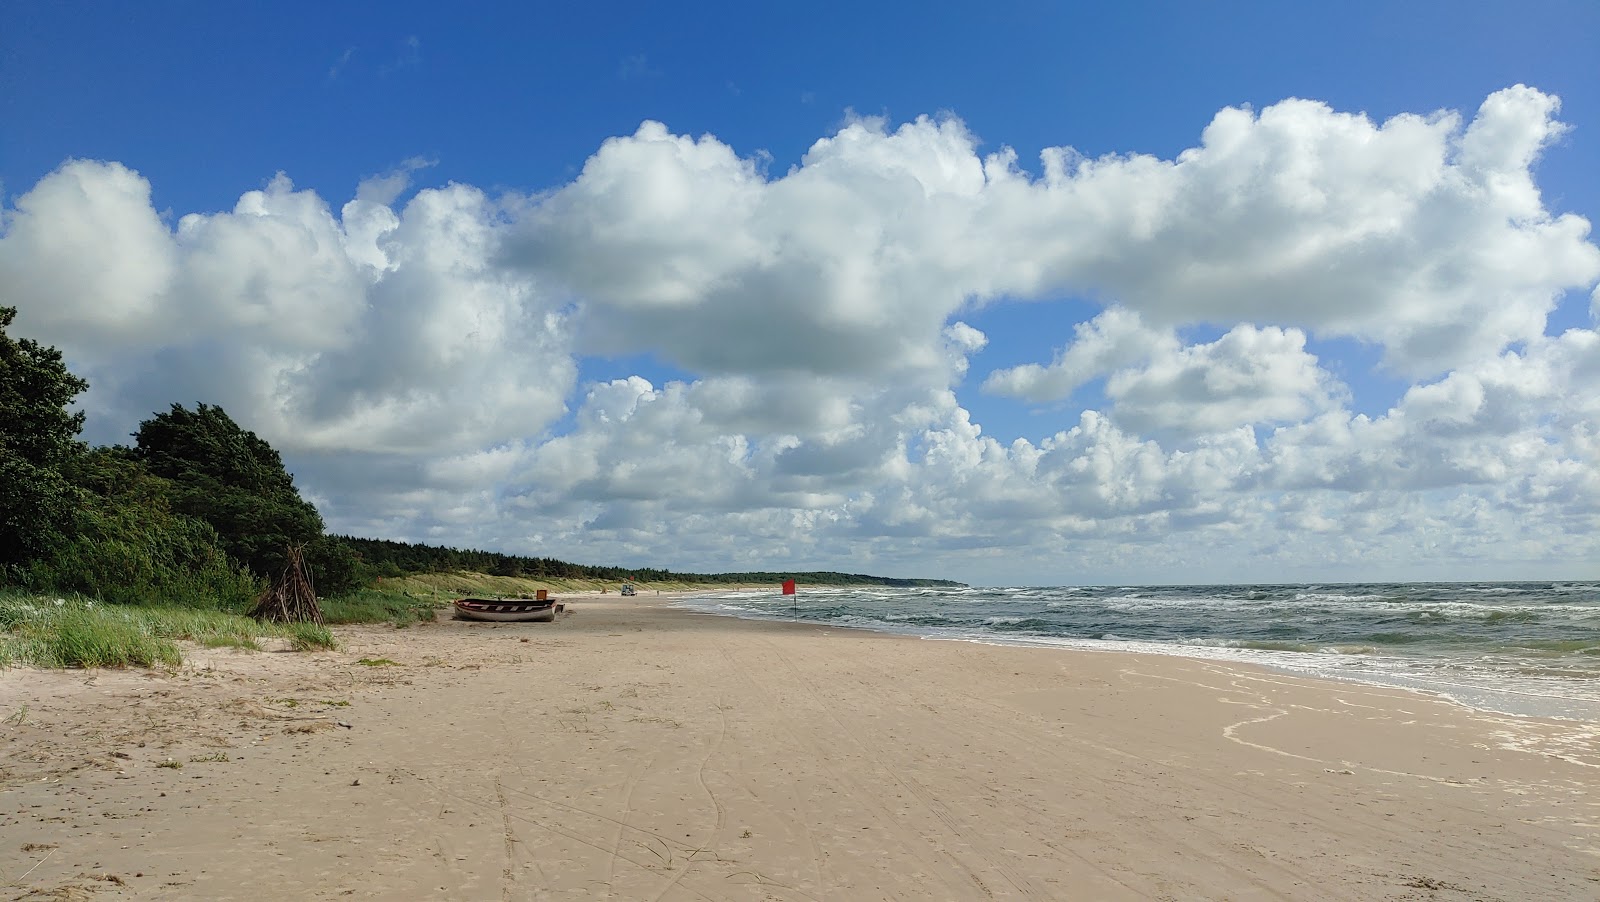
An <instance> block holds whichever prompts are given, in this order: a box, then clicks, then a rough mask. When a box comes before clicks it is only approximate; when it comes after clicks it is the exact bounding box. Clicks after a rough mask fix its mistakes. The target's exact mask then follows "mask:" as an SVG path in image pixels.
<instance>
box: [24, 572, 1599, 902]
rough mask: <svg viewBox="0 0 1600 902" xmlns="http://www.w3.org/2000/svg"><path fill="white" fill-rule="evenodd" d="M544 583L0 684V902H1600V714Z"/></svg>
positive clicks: (31, 674) (27, 673) (28, 673)
mask: <svg viewBox="0 0 1600 902" xmlns="http://www.w3.org/2000/svg"><path fill="white" fill-rule="evenodd" d="M565 600H567V601H568V602H569V607H570V613H569V614H568V615H567V616H565V617H563V618H562V619H560V620H558V621H557V622H555V623H546V624H541V623H530V624H483V623H466V622H460V621H450V620H441V621H440V622H438V623H436V624H431V625H426V626H421V627H416V628H411V629H404V630H397V629H393V628H389V627H362V628H339V629H337V630H336V633H337V635H338V638H339V640H340V642H341V643H342V647H341V648H340V649H339V650H338V651H335V652H321V653H310V654H296V653H274V652H256V653H250V652H240V651H236V650H207V649H188V650H186V653H187V654H188V655H189V662H188V663H187V664H186V665H185V666H184V667H183V668H182V669H181V670H179V671H177V672H171V673H169V672H142V671H72V672H42V671H34V670H22V669H19V670H9V671H4V672H0V718H4V720H3V722H0V890H3V892H0V895H3V896H4V897H5V898H11V899H39V900H44V899H55V900H71V899H100V898H107V899H111V898H139V899H204V900H227V899H252V900H260V899H341V898H358V899H462V900H480V899H481V900H519V899H541V900H543V899H608V898H609V899H622V900H662V902H670V900H706V899H711V900H724V899H726V900H756V899H770V900H820V899H828V900H873V899H932V900H964V899H990V898H999V899H1072V900H1099V899H1108V900H1120V899H1169V900H1211V899H1216V900H1222V899H1228V900H1253V899H1344V900H1378V899H1396V900H1400V899H1404V900H1450V902H1455V900H1510V899H1529V900H1568V899H1571V900H1592V899H1596V898H1600V856H1597V852H1600V794H1597V792H1596V789H1597V788H1600V780H1597V777H1600V770H1597V769H1596V768H1597V767H1600V736H1597V730H1596V726H1595V725H1594V724H1585V723H1574V722H1560V721H1541V720H1535V719H1520V718H1513V717H1505V716H1500V715H1491V714H1484V713H1479V712H1474V711H1471V710H1467V709H1464V708H1461V707H1459V706H1457V705H1454V704H1450V703H1446V702H1443V701H1439V700H1435V699H1432V698H1430V697H1427V696H1422V695H1417V694H1412V693H1408V692H1404V691H1400V690H1391V689H1385V688H1378V687H1371V686H1363V685H1358V684H1353V683H1340V682H1322V681H1316V680H1310V679H1303V678H1299V677H1294V676H1286V675H1283V674H1280V673H1276V672H1271V671H1266V670H1252V669H1250V668H1247V667H1241V666H1232V665H1224V664H1219V663H1217V662H1211V661H1200V660H1188V659H1181V658H1169V657H1160V656H1140V655H1122V654H1111V653H1094V652H1065V651H1061V650H1054V649H1030V648H1014V647H999V646H989V645H978V644H973V643H962V642H941V641H925V640H917V639H909V638H899V637H893V636H887V635H879V634H873V633H866V632H858V631H849V630H840V629H829V628H819V627H815V626H801V625H793V624H782V623H763V622H751V621H738V620H733V619H729V618H720V617H712V616H706V615H698V614H691V613H687V612H684V611H679V610H673V609H671V608H669V607H667V606H666V602H667V601H668V599H667V598H666V597H664V596H663V597H660V598H657V597H654V596H640V597H638V598H636V599H624V598H618V597H617V596H614V595H613V596H604V597H600V596H596V597H587V598H572V597H568V598H566V599H565ZM363 662H365V663H363Z"/></svg>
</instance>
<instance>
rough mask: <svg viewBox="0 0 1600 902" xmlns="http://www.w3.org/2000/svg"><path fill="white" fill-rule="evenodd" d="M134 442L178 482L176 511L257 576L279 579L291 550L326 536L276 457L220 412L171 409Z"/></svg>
mask: <svg viewBox="0 0 1600 902" xmlns="http://www.w3.org/2000/svg"><path fill="white" fill-rule="evenodd" d="M134 438H135V440H136V443H137V448H138V450H137V453H138V456H139V459H140V460H141V461H143V462H144V464H145V466H146V467H148V468H149V469H150V472H151V473H153V474H155V475H157V476H161V477H163V478H166V479H168V480H171V482H172V483H173V486H174V491H173V495H172V506H173V508H174V509H175V510H177V511H178V512H180V513H184V514H187V515H189V516H192V517H196V518H198V519H200V520H204V521H205V522H207V523H209V524H211V527H212V528H213V529H215V530H216V531H217V535H218V536H220V538H221V541H222V547H223V548H224V549H225V550H226V551H227V552H228V555H229V556H230V557H232V558H233V559H234V560H236V561H238V562H240V563H241V564H244V565H245V566H246V567H247V568H249V570H250V572H252V573H254V574H255V575H256V576H258V577H262V578H265V579H272V578H274V577H276V576H277V575H278V573H279V572H280V571H281V570H282V569H283V566H284V561H285V558H284V554H285V551H286V549H288V548H289V547H290V546H291V545H304V544H306V543H308V542H310V541H312V540H313V539H316V538H317V537H318V536H321V535H322V517H321V516H320V515H319V514H318V513H317V509H316V508H315V507H313V506H312V505H311V504H310V503H309V502H307V501H305V500H303V499H301V497H300V493H299V492H298V491H296V490H295V487H294V477H292V476H290V475H289V473H288V471H287V470H285V469H284V467H283V459H282V458H280V457H279V456H278V452H277V451H275V450H273V448H272V446H271V445H269V444H267V443H266V442H264V441H262V440H261V439H260V438H258V437H257V436H256V434H255V433H253V432H250V431H248V430H245V429H242V428H240V426H239V425H238V424H237V423H235V422H234V421H233V419H232V418H231V417H229V416H228V414H227V413H226V412H224V411H223V409H222V408H220V407H214V406H211V405H208V404H200V405H198V406H197V408H196V409H195V410H192V411H191V410H188V409H187V408H185V407H183V406H182V405H179V404H174V405H172V409H171V410H170V411H168V412H167V413H163V414H157V415H156V416H154V417H152V418H150V419H148V420H145V421H144V422H142V423H140V424H139V431H138V432H137V433H135V434H134Z"/></svg>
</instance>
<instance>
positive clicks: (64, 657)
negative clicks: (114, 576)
mask: <svg viewBox="0 0 1600 902" xmlns="http://www.w3.org/2000/svg"><path fill="white" fill-rule="evenodd" d="M261 637H273V638H283V639H288V640H289V641H290V644H291V646H292V647H293V648H295V649H296V650H307V649H317V648H333V647H335V646H336V643H335V641H334V638H333V634H332V633H330V632H329V631H328V628H327V627H325V626H319V625H317V624H307V623H301V624H290V625H280V624H273V623H261V622H258V621H256V620H252V619H251V618H249V617H242V616H240V615H237V614H225V613H222V612H220V611H206V610H196V609H193V608H168V607H145V606H139V605H108V604H103V603H100V602H97V601H95V600H93V599H87V598H84V597H82V596H76V595H74V596H38V595H27V594H19V593H0V667H13V666H17V665H21V664H30V665H33V666H35V667H62V668H67V667H176V666H178V665H179V664H180V663H182V661H183V655H182V651H181V650H180V649H179V647H178V644H177V643H178V642H179V641H188V642H195V643H198V644H200V645H203V646H206V647H208V648H226V647H231V648H243V649H252V650H259V649H260V647H261V646H260V642H259V639H260V638H261Z"/></svg>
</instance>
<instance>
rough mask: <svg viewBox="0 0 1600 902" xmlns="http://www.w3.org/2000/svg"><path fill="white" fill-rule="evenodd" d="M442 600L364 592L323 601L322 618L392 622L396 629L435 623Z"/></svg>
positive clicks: (400, 591)
mask: <svg viewBox="0 0 1600 902" xmlns="http://www.w3.org/2000/svg"><path fill="white" fill-rule="evenodd" d="M438 605H439V600H437V599H435V598H434V597H433V595H432V594H431V593H430V594H426V595H420V594H408V593H407V592H406V591H405V590H404V589H398V588H388V587H384V588H371V589H360V590H358V591H355V592H351V593H350V594H348V595H341V596H339V597H338V598H326V599H323V600H322V619H323V620H325V621H327V622H328V623H333V624H340V623H392V624H394V625H395V627H396V628H400V627H407V626H411V625H413V624H416V623H431V622H432V621H433V619H434V617H435V616H436V611H437V608H438Z"/></svg>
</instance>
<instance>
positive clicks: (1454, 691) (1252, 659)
mask: <svg viewBox="0 0 1600 902" xmlns="http://www.w3.org/2000/svg"><path fill="white" fill-rule="evenodd" d="M1358 585H1367V584H1358ZM682 594H683V595H685V596H691V597H692V596H701V595H707V594H712V595H714V594H717V593H716V592H715V591H713V592H709V593H707V592H686V593H682ZM679 600H683V599H679ZM777 611H778V609H774V612H773V613H767V612H764V611H753V610H723V611H708V610H703V611H702V612H703V613H711V614H714V615H717V616H728V617H735V618H739V619H745V620H752V621H763V622H765V621H771V622H792V621H791V620H790V619H789V618H787V617H785V616H781V615H780V614H779V613H777ZM801 622H808V623H817V624H821V623H828V622H827V621H823V620H803V621H801ZM828 625H830V626H833V627H834V628H838V629H860V630H866V631H868V632H873V633H877V634H879V635H889V636H902V637H908V638H918V639H929V640H938V641H951V642H974V643H979V644H988V645H997V646H1002V647H1018V648H1042V649H1055V650H1058V651H1068V652H1071V651H1086V652H1095V653H1110V654H1135V655H1156V656H1161V657H1178V658H1188V659H1194V660H1201V661H1216V662H1220V663H1223V664H1228V665H1235V666H1242V667H1259V668H1264V669H1267V670H1271V671H1274V672H1278V673H1285V674H1293V675H1296V676H1301V677H1308V678H1312V679H1322V680H1330V681H1334V682H1344V683H1355V684H1359V685H1367V686H1383V687H1389V688H1394V689H1402V690H1407V691H1411V692H1416V693H1419V694H1421V695H1425V696H1428V697H1431V698H1436V699H1440V700H1444V701H1448V702H1451V703H1454V704H1458V705H1461V706H1462V707H1464V708H1468V709H1471V710H1475V711H1482V712H1485V713H1492V714H1501V715H1506V716H1512V717H1531V718H1544V719H1551V720H1559V721H1571V722H1579V723H1583V722H1594V721H1600V693H1594V692H1591V693H1589V694H1587V695H1586V694H1583V693H1581V692H1578V691H1574V690H1577V689H1580V688H1582V687H1583V686H1585V685H1593V684H1594V681H1593V680H1592V679H1589V678H1586V677H1585V676H1583V675H1577V674H1574V675H1570V676H1568V677H1567V678H1565V679H1562V680H1555V681H1552V682H1550V683H1549V684H1547V685H1542V686H1541V685H1523V686H1512V685H1508V684H1506V683H1504V682H1499V681H1494V682H1491V681H1490V680H1488V679H1486V675H1485V674H1478V675H1477V679H1468V678H1463V677H1457V678H1455V679H1453V680H1452V679H1450V678H1448V676H1447V675H1446V674H1445V672H1444V671H1443V670H1438V669H1435V670H1434V671H1412V672H1406V670H1405V669H1404V668H1405V667H1406V666H1408V665H1409V666H1415V665H1417V664H1424V665H1432V666H1433V667H1435V668H1437V666H1438V665H1439V664H1440V660H1439V659H1438V658H1435V657H1432V656H1427V655H1423V656H1418V655H1415V654H1406V653H1405V652H1404V651H1403V649H1404V648H1405V647H1406V646H1398V647H1395V648H1390V649H1381V650H1379V649H1368V650H1366V651H1364V652H1345V653H1340V652H1338V651H1335V650H1330V649H1326V648H1324V649H1318V650H1315V651H1311V650H1306V651H1300V650H1291V649H1286V648H1271V647H1255V646H1252V645H1248V644H1228V643H1218V644H1208V643H1191V642H1185V641H1182V640H1177V641H1170V642H1163V641H1157V640H1148V639H1147V640H1139V639H1125V638H1116V639H1087V638H1079V637H1073V636H1051V635H1027V634H1019V635H1006V634H1001V633H994V634H984V633H980V632H965V633H964V632H960V631H958V630H950V629H936V628H927V627H920V628H919V627H914V626H911V627H908V626H903V625H899V624H896V623H893V622H878V623H875V624H874V623H848V624H840V623H828ZM1334 644H1335V645H1337V643H1334ZM1524 663H1525V664H1526V665H1530V666H1531V665H1536V664H1542V662H1540V661H1539V660H1538V659H1534V658H1530V659H1527V660H1526V661H1525V662H1524ZM1512 676H1513V677H1514V678H1515V677H1516V676H1517V675H1515V674H1513V675H1512Z"/></svg>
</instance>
